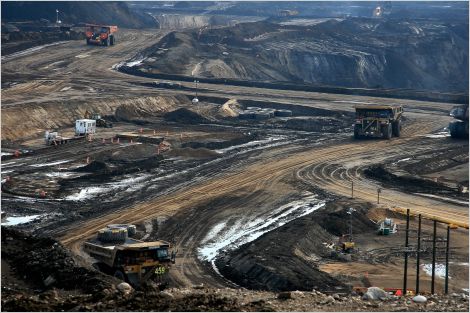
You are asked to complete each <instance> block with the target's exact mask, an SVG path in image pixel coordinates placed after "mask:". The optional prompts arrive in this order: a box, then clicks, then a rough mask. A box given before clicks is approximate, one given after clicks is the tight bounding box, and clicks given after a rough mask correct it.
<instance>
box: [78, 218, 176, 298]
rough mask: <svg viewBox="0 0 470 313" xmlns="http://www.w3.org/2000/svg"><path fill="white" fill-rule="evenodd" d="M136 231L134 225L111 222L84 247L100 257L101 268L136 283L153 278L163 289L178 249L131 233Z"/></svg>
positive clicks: (91, 254) (99, 267)
mask: <svg viewBox="0 0 470 313" xmlns="http://www.w3.org/2000/svg"><path fill="white" fill-rule="evenodd" d="M134 234H135V226H134V225H126V224H117V225H109V226H108V227H107V228H104V229H102V230H100V231H99V232H98V236H97V238H96V239H93V240H90V241H87V242H85V246H84V249H85V251H86V252H87V253H88V254H89V255H90V256H91V257H93V258H94V259H96V260H97V261H98V262H97V263H95V266H96V267H97V268H98V269H99V270H100V271H102V272H104V273H106V274H109V275H113V276H115V277H116V278H118V279H121V280H123V281H125V282H128V283H129V284H131V285H132V286H134V287H139V286H141V285H142V284H144V283H146V282H149V281H153V282H155V283H156V284H157V285H159V286H160V288H162V289H163V288H164V287H166V285H167V284H168V283H167V279H166V278H167V276H168V275H167V274H168V270H169V269H170V267H171V264H174V263H175V257H176V253H175V252H174V251H173V252H170V251H169V250H170V248H171V247H170V243H168V242H166V241H163V240H159V241H152V242H144V241H140V240H137V239H133V238H130V237H129V235H130V236H132V235H134Z"/></svg>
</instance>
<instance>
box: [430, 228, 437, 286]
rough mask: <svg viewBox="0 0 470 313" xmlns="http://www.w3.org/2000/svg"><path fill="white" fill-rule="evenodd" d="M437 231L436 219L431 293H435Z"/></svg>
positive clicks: (433, 239)
mask: <svg viewBox="0 0 470 313" xmlns="http://www.w3.org/2000/svg"><path fill="white" fill-rule="evenodd" d="M436 233H437V221H436V220H434V232H433V237H432V275H431V294H434V278H435V276H436Z"/></svg>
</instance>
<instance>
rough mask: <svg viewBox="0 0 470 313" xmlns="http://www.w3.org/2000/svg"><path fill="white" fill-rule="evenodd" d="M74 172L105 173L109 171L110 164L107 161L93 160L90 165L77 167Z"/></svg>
mask: <svg viewBox="0 0 470 313" xmlns="http://www.w3.org/2000/svg"><path fill="white" fill-rule="evenodd" d="M73 171H74V172H89V173H97V174H98V173H99V174H104V173H106V172H108V171H109V168H108V166H107V165H106V163H104V162H101V161H93V162H91V163H90V164H88V165H85V166H82V167H79V168H76V169H74V170H73Z"/></svg>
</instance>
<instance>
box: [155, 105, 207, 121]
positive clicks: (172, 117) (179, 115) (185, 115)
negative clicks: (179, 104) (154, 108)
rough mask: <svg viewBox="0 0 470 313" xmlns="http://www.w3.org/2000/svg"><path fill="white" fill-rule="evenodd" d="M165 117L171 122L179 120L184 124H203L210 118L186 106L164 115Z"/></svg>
mask: <svg viewBox="0 0 470 313" xmlns="http://www.w3.org/2000/svg"><path fill="white" fill-rule="evenodd" d="M163 118H164V119H165V120H166V121H169V122H177V123H182V124H201V123H207V122H208V120H207V119H206V118H204V117H202V116H201V115H199V114H197V113H196V112H193V111H191V110H189V109H186V108H180V109H177V110H175V111H171V112H168V113H166V114H165V115H163Z"/></svg>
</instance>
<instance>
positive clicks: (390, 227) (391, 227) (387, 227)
mask: <svg viewBox="0 0 470 313" xmlns="http://www.w3.org/2000/svg"><path fill="white" fill-rule="evenodd" d="M396 232H397V224H395V223H394V222H393V220H392V219H391V218H385V219H384V220H383V221H382V222H380V224H379V229H378V233H379V235H383V236H388V235H390V234H394V233H396Z"/></svg>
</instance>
